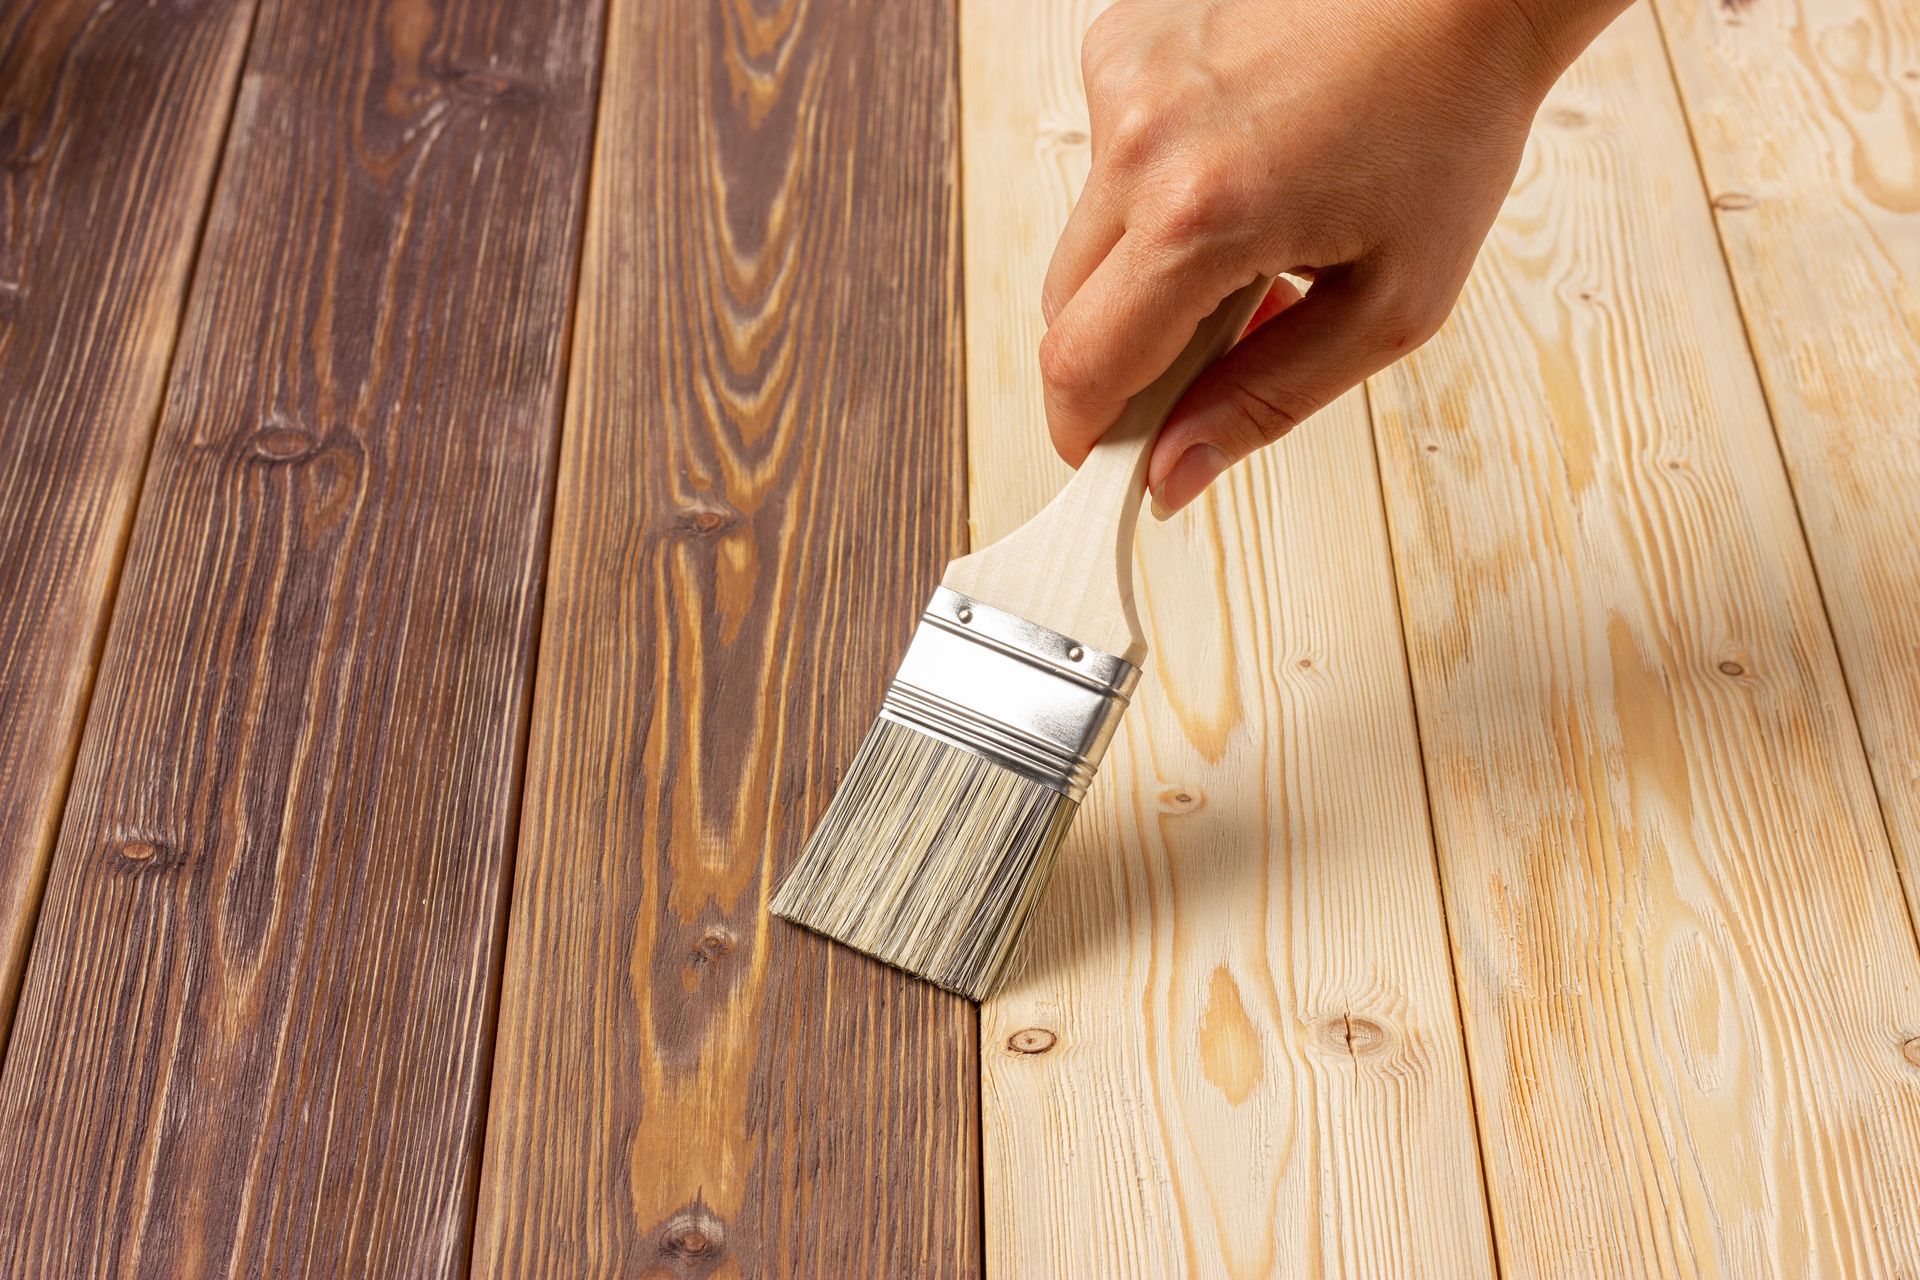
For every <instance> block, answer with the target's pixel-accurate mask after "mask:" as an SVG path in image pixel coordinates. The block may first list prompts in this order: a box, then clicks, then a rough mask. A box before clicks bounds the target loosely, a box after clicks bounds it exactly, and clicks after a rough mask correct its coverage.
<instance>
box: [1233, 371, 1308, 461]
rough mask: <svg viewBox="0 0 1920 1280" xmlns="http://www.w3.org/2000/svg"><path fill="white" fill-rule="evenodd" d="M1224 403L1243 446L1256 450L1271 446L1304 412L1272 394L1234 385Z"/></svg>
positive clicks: (1296, 423) (1291, 428)
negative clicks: (1232, 416) (1241, 435)
mask: <svg viewBox="0 0 1920 1280" xmlns="http://www.w3.org/2000/svg"><path fill="white" fill-rule="evenodd" d="M1227 404H1228V405H1229V406H1231V407H1232V409H1233V413H1234V420H1235V422H1237V423H1238V424H1239V426H1240V429H1241V431H1242V432H1243V433H1244V436H1245V440H1246V443H1248V444H1249V445H1252V446H1253V447H1255V448H1259V447H1262V446H1265V445H1270V444H1272V443H1273V442H1274V441H1276V440H1278V439H1279V438H1280V437H1281V436H1284V435H1286V434H1287V432H1289V431H1291V430H1293V429H1294V428H1295V427H1296V426H1298V425H1300V420H1301V419H1302V418H1303V417H1305V416H1306V415H1305V414H1304V413H1301V412H1298V411H1296V410H1294V409H1292V408H1290V407H1289V406H1288V405H1287V404H1286V402H1285V401H1283V400H1282V399H1281V398H1280V397H1279V396H1278V395H1276V394H1275V393H1273V392H1272V391H1265V390H1262V389H1260V388H1258V387H1252V386H1248V385H1247V384H1246V383H1244V382H1236V383H1234V384H1233V385H1232V386H1231V387H1230V388H1229V389H1228V392H1227Z"/></svg>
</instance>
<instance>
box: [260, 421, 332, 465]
mask: <svg viewBox="0 0 1920 1280" xmlns="http://www.w3.org/2000/svg"><path fill="white" fill-rule="evenodd" d="M319 448H320V442H319V441H318V440H317V439H315V438H314V436H313V433H312V432H310V431H308V430H306V429H305V428H303V427H301V426H299V425H297V424H295V423H292V422H288V421H286V420H285V419H282V418H269V419H268V420H267V421H266V422H265V423H263V424H262V425H261V427H260V429H259V430H258V431H255V432H254V433H253V434H252V435H250V436H248V437H247V440H246V450H247V452H248V453H249V454H250V455H251V456H253V457H254V458H257V459H259V460H260V461H262V462H298V461H299V460H300V459H302V458H306V457H311V456H312V455H313V454H314V453H316V452H318V450H319Z"/></svg>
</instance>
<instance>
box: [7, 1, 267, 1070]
mask: <svg viewBox="0 0 1920 1280" xmlns="http://www.w3.org/2000/svg"><path fill="white" fill-rule="evenodd" d="M252 11H253V5H252V4H251V2H250V0H222V2H220V3H209V4H201V5H196V6H194V7H192V8H190V9H185V10H173V9H158V8H155V7H154V6H152V5H117V6H106V7H104V8H103V6H101V5H100V4H99V2H98V0H36V2H35V3H30V4H15V5H10V6H7V8H6V9H5V10H4V11H0V1047H4V1045H5V1044H6V1041H7V1028H8V1023H9V1020H10V1018H11V1016H12V1013H13V1004H14V997H15V996H16V995H17V994H18V992H19V989H20V978H21V975H22V974H23V973H24V972H25V970H26V958H27V943H28V940H29V938H30V937H31V932H32V927H33V919H34V912H35V910H36V909H37V908H38V906H39V902H40V891H41V887H42V885H43V884H44V883H45V879H46V869H47V863H48V860H49V858H50V857H51V856H52V852H53V842H54V834H55V830H56V828H57V827H58V825H59V821H60V809H61V805H62V803H63V802H64V801H65V799H66V786H67V778H68V774H69V770H70V769H71V767H72V764H73V755H74V750H75V748H76V745H77V744H78V742H79V740H80V726H81V721H82V719H83V718H84V716H85V712H86V698H87V694H88V691H89V689H90V686H91V683H92V677H93V670H94V657H95V655H96V654H97V653H98V652H99V645H100V639H101V637H102V635H103V634H104V632H105V630H106V624H107V616H108V613H109V610H110V608H111V605H112V592H113V586H114V581H115V575H116V573H117V571H118V569H119V565H120V554H121V548H122V546H123V545H124V542H125V539H126V533H127V527H128V525H129V523H130V522H131V521H132V519H133V505H134V496H135V495H136V494H137V493H138V492H139V487H140V473H141V469H142V467H143V466H144V465H145V463H146V458H147V444H148V441H149V440H150V439H151V438H152V435H153V426H154V420H155V418H156V417H157V416H158V414H159V410H160V394H161V391H162V388H163V385H164V383H165V380H166V373H167V360H168V358H169V356H171V354H172V352H173V340H174V335H175V333H176V331H177V330H178V328H179V322H180V311H181V307H182V304H183V303H184V301H185V299H186V292H187V278H188V274H189V268H190V267H191V265H192V262H193V254H194V245H195V240H196V237H197V236H198V234H199V228H200V224H201V220H202V216H203V214H204V212H205V210H206V207H207V201H208V198H209V197H210V195H211V193H212V190H213V179H214V169H215V165H216V162H217V160H218V158H219V155H220V140H221V138H222V137H223V136H224V134H225V132H226V124H227V115H228V111H229V110H230V108H231V106H232V103H233V95H234V92H235V89H236V88H237V87H238V83H239V75H240V60H241V55H242V53H243V51H244V49H245V47H246V42H247V26H248V21H249V19H250V17H251V14H252Z"/></svg>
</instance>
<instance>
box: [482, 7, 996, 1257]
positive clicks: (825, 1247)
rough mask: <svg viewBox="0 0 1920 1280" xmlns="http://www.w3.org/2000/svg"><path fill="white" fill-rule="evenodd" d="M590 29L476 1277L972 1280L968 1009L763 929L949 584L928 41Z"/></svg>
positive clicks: (749, 16)
mask: <svg viewBox="0 0 1920 1280" xmlns="http://www.w3.org/2000/svg"><path fill="white" fill-rule="evenodd" d="M610 12H611V27H610V30H609V34H608V49H607V67H606V76H605V81H604V84H603V87H602V94H601V108H600V132H599V136H598V141H597V144H596V154H595V160H594V183H593V195H592V199H591V205H590V211H589V230H588V235H587V253H586V259H585V263H584V266H583V271H582V287H581V293H580V299H579V305H578V310H577V333H578V338H577V340H576V342H575V344H574V354H573V367H572V373H571V379H570V387H569V395H568V407H567V417H566V447H565V455H564V459H563V463H562V468H561V476H560V488H559V497H558V505H557V508H556V516H555V531H554V544H553V556H552V561H551V568H550V583H549V587H548V598H547V609H546V626H545V629H544V631H543V634H542V638H541V646H540V682H539V690H538V693H537V697H536V702H535V707H536V709H535V715H534V726H533V732H532V740H531V745H530V748H529V763H528V773H527V783H526V798H525V810H524V815H523V820H522V832H523V836H522V839H521V844H520V855H519V862H518V866H517V873H516V888H515V894H514V905H513V923H512V928H511V939H510V943H509V947H508V958H507V965H506V974H505V978H504V991H503V996H502V1009H501V1022H500V1032H499V1037H498V1045H497V1049H496V1052H495V1058H494V1062H495V1070H494V1083H493V1102H492V1108H491V1111H490V1113H489V1125H488V1135H487V1148H486V1167H485V1171H484V1174H483V1179H482V1190H481V1199H480V1213H479V1221H478V1225H477V1227H476V1241H475V1255H474V1271H475V1274H477V1275H481V1276H497V1277H501V1278H502V1280H508V1278H513V1280H518V1278H519V1277H531V1276H576V1275H605V1276H642V1277H659V1278H662V1280H668V1278H682V1280H691V1278H694V1277H707V1276H716V1277H762V1276H764V1277H768V1278H769V1280H772V1278H773V1277H786V1276H795V1277H800V1276H808V1277H811V1276H818V1277H823V1278H824V1277H835V1278H838V1277H847V1278H849V1280H852V1278H855V1277H869V1276H872V1277H902V1278H905V1277H915V1278H920V1277H925V1278H927V1280H934V1278H937V1277H964V1276H971V1275H978V1274H979V1270H980V1249H979V1213H980V1207H979V1206H980V1201H979V1190H978V1185H979V1184H978V1136H977V1129H976V1114H977V1113H976V1107H977V1101H976V1100H977V1097H978V1094H977V1077H976V1072H977V1062H978V1052H977V1046H976V1041H975V1025H976V1018H975V1014H974V1012H973V1008H972V1006H971V1005H970V1004H968V1003H967V1002H966V1001H964V1000H961V999H960V998H959V997H956V996H952V995H948V994H945V993H943V992H941V991H938V990H936V989H935V988H933V987H931V986H929V985H927V984H926V983H922V982H918V981H915V980H914V979H912V978H909V977H907V976H906V975H904V974H902V973H899V972H896V971H894V970H890V969H886V968H884V967H882V966H881V965H879V964H878V963H877V962H875V961H873V960H870V959H867V958H866V957H864V956H861V955H857V954H855V953H854V952H852V951H849V950H847V949H844V948H841V947H838V946H835V945H833V944H831V943H829V942H827V941H826V940H825V939H823V938H820V937H818V936H815V935H813V934H809V933H805V932H803V931H802V930H800V929H799V928H797V927H796V926H793V925H791V924H788V923H787V922H785V921H782V920H775V919H772V918H771V917H769V916H768V914H767V909H766V908H767V900H768V899H769V898H770V897H771V896H772V892H773V887H774V885H775V884H776V883H777V881H778V878H779V873H780V871H781V869H782V867H783V866H784V865H785V864H786V863H787V862H788V861H789V860H790V859H792V858H794V857H797V856H798V854H799V852H800V849H801V846H802V844H803V843H804V841H805V839H806V835H807V832H808V830H809V829H810V827H811V825H812V824H813V823H814V822H815V821H816V820H817V819H818V818H819V816H820V814H821V812H822V811H823V810H824V809H825V807H826V804H827V800H828V798H829V797H830V795H831V793H832V790H833V787H834V785H835V783H836V782H837V781H838V780H839V777H840V772H841V771H842V770H843V769H844V768H845V767H846V765H847V762H848V760H850V759H851V758H852V755H853V751H854V748H855V747H856V745H857V744H858V743H859V741H860V738H861V735H862V734H864V733H865V731H866V729H867V727H868V726H869V725H870V724H871V723H872V721H873V717H874V714H875V712H876V711H877V710H878V709H879V706H880V698H881V694H882V691H883V690H884V688H885V685H886V682H887V680H888V679H889V678H890V676H891V675H892V673H893V669H894V667H895V666H896V665H898V663H899V661H900V657H901V654H902V653H903V652H904V650H905V647H906V643H907V640H908V638H909V636H910V635H911V633H912V631H913V626H914V622H915V620H916V618H917V617H918V614H919V611H920V609H921V607H922V606H923V605H924V604H925V603H926V599H927V597H928V595H930V594H931V593H932V590H933V586H934V583H935V582H936V581H937V579H938V575H939V573H940V569H941V566H943V565H944V564H945V563H946V562H947V560H948V559H949V558H950V557H951V556H953V555H954V554H955V553H956V552H957V551H959V550H960V544H961V536H962V526H961V522H960V501H961V497H962V494H961V491H960V484H961V475H962V458H961V435H960V432H961V421H960V412H959V392H960V385H959V367H960V362H959V354H960V353H959V350H958V345H959V344H958V338H959V332H958V331H959V322H958V316H957V306H958V302H959V298H958V287H957V286H958V278H957V274H956V271H955V263H954V258H953V250H954V243H955V236H956V230H957V224H956V215H957V209H956V207H955V205H956V202H957V196H956V192H955V189H954V185H953V183H954V179H955V177H956V173H955V154H954V153H955V137H954V131H955V120H954V116H953V100H954V74H955V67H954V29H953V21H952V16H951V12H950V10H949V9H947V8H946V7H944V6H941V5H933V4H900V3H897V0H836V2H835V3H832V4H807V3H802V2H800V0H788V2H786V3H779V4H772V5H762V6H730V5H728V6H722V5H708V4H659V3H655V2H654V0H616V2H615V3H614V4H613V5H612V7H611V10H610Z"/></svg>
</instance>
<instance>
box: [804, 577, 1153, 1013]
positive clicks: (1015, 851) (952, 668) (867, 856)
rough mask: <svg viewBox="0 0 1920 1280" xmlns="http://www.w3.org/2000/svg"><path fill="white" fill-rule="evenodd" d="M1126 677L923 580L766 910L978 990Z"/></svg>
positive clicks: (1081, 787)
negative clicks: (887, 667) (903, 630)
mask: <svg viewBox="0 0 1920 1280" xmlns="http://www.w3.org/2000/svg"><path fill="white" fill-rule="evenodd" d="M1139 678H1140V669H1139V668H1138V667H1136V666H1134V665H1133V664H1131V663H1129V662H1127V661H1125V660H1124V659H1122V658H1118V657H1115V656H1114V655H1112V654H1108V653H1102V652H1099V651H1098V650H1096V649H1093V648H1092V647H1090V646H1087V645H1083V644H1080V643H1078V642H1077V641H1075V640H1073V639H1072V638H1071V637H1068V636H1065V635H1061V634H1060V633H1059V632H1056V631H1051V630H1048V629H1047V628H1045V627H1042V626H1038V625H1036V624H1034V623H1031V622H1028V621H1025V620H1024V619H1021V618H1018V617H1015V616H1014V615H1013V614H1010V613H1007V612H1004V611H1003V610H1000V609H995V608H993V607H992V606H991V605H987V604H983V603H981V602H979V601H977V600H972V599H969V598H966V597H963V596H961V595H959V594H957V593H955V592H953V591H950V590H948V589H947V588H946V587H944V586H943V587H941V588H940V589H939V590H937V591H935V592H934V593H933V600H932V602H931V603H929V604H928V605H927V608H926V610H925V612H923V613H922V614H921V615H920V626H919V627H918V628H917V629H916V630H915V631H914V633H913V643H912V644H911V645H909V646H908V648H907V656H906V658H905V659H904V660H903V661H902V662H901V664H900V670H899V671H898V672H897V673H895V675H894V678H893V683H892V684H891V685H890V686H888V688H887V696H886V699H885V701H884V702H883V703H882V704H881V711H880V719H879V720H878V721H877V722H876V723H875V724H874V726H873V728H872V729H871V730H870V731H869V732H868V734H867V737H866V740H865V741H864V742H862V743H861V744H860V750H859V752H858V753H856V754H855V756H854V758H853V764H852V765H851V766H849V767H848V769H847V776H846V778H845V779H844V780H842V782H841V784H840V790H839V792H838V793H836V794H835V795H834V797H833V802H832V804H830V805H829V806H828V807H827V812H826V816H825V817H824V818H822V819H821V820H820V825H819V827H818V828H816V829H815V831H814V833H813V838H812V839H811V840H809V841H808V842H807V847H806V850H805V851H804V852H803V853H802V854H801V855H800V861H799V863H798V864H797V865H796V866H795V867H794V868H793V870H792V871H791V872H790V873H788V876H787V879H786V882H785V883H784V884H782V885H781V886H780V890H779V892H778V893H776V894H775V895H774V899H773V913H774V914H775V915H778V916H784V917H785V918H786V919H788V920H791V921H793V922H794V923H795V924H801V925H805V926H806V927H807V928H809V929H813V930H816V931H817V932H820V933H824V934H826V935H828V936H829V937H832V938H836V939H838V940H839V941H841V942H844V943H846V944H847V945H848V946H850V947H853V948H855V949H856V950H860V951H864V952H866V953H867V954H868V955H870V956H875V957H877V958H879V959H881V960H884V961H886V962H887V963H888V964H891V965H897V966H898V967H900V968H902V969H906V970H908V971H910V972H912V973H916V974H918V975H919V976H921V977H923V978H925V979H927V980H928V981H930V982H933V983H935V984H936V985H938V986H942V987H945V988H947V990H949V991H957V992H959V993H960V994H962V995H965V996H969V997H971V998H973V999H975V1000H981V999H984V998H985V997H986V996H987V994H988V993H989V992H991V991H992V989H993V984H994V982H995V981H996V980H997V979H998V978H999V976H1000V971H1001V969H1003V968H1004V967H1005V966H1006V963H1007V957H1008V956H1009V955H1011V954H1012V952H1013V946H1014V943H1015V942H1016V941H1017V940H1018V938H1019V934H1020V926H1021V925H1022V924H1023V923H1025V921H1026V918H1027V913H1028V912H1029V911H1030V910H1032V908H1033V903H1034V899H1035V898H1037V897H1038V896H1039V894H1040V890H1041V888H1042V887H1043V886H1044V885H1045V884H1046V882H1047V873H1048V872H1049V871H1051V870H1052V869H1053V857H1054V854H1055V853H1056V852H1058V851H1059V848H1060V842H1061V840H1063V839H1065V837H1066V833H1067V827H1068V825H1069V824H1070V823H1072V821H1073V815H1074V814H1075V812H1077V811H1078V810H1079V808H1080V801H1081V799H1082V798H1084V797H1085V795H1086V793H1087V785H1088V784H1089V783H1090V782H1092V781H1093V771H1094V769H1095V768H1096V767H1097V766H1098V765H1099V763H1100V757H1101V756H1102V755H1104V754H1105V752H1106V749H1107V743H1108V741H1109V740H1110V739H1111V738H1112V736H1113V730H1114V725H1115V723H1116V722H1117V721H1118V720H1119V717H1120V713H1121V712H1122V711H1123V710H1124V709H1125V708H1126V705H1127V697H1128V695H1129V694H1131V693H1132V691H1133V687H1134V684H1135V683H1136V682H1137V681H1138V680H1139Z"/></svg>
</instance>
